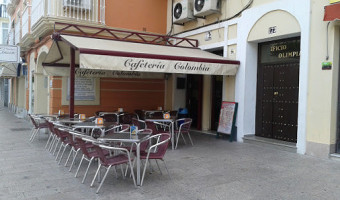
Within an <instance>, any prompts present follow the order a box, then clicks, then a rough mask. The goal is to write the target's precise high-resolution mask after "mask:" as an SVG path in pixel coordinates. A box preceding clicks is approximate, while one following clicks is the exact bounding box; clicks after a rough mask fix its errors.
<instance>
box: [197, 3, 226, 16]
mask: <svg viewBox="0 0 340 200" xmlns="http://www.w3.org/2000/svg"><path fill="white" fill-rule="evenodd" d="M220 4H221V1H220V0H195V6H194V8H195V9H194V16H196V17H205V16H207V15H211V14H213V13H218V12H220V7H221V5H220Z"/></svg>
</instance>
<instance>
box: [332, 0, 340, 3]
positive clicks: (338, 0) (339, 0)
mask: <svg viewBox="0 0 340 200" xmlns="http://www.w3.org/2000/svg"><path fill="white" fill-rule="evenodd" d="M337 2H340V0H329V3H337Z"/></svg>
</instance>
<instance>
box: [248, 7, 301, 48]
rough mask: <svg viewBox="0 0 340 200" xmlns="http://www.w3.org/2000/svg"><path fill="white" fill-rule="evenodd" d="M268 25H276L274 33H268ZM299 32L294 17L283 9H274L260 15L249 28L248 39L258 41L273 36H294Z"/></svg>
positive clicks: (298, 26)
mask: <svg viewBox="0 0 340 200" xmlns="http://www.w3.org/2000/svg"><path fill="white" fill-rule="evenodd" d="M270 27H276V33H269V28H270ZM300 32H301V30H300V25H299V23H298V22H297V20H296V18H295V17H294V16H292V15H291V14H289V13H287V12H286V11H283V10H275V11H272V12H269V13H267V14H266V15H264V16H263V17H261V18H260V19H259V20H258V21H257V22H256V24H255V25H254V26H253V28H252V29H251V31H250V33H249V36H248V41H250V42H251V41H260V40H263V39H268V38H273V37H282V36H284V37H287V36H288V35H292V36H296V35H299V34H300Z"/></svg>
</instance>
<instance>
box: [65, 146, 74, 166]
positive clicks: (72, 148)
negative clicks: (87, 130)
mask: <svg viewBox="0 0 340 200" xmlns="http://www.w3.org/2000/svg"><path fill="white" fill-rule="evenodd" d="M73 152H75V149H74V147H71V150H70V153H68V156H67V159H66V162H65V164H64V166H65V167H66V166H67V163H68V161H69V160H70V158H71V154H72V153H73Z"/></svg>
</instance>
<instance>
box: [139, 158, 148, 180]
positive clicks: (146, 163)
mask: <svg viewBox="0 0 340 200" xmlns="http://www.w3.org/2000/svg"><path fill="white" fill-rule="evenodd" d="M148 160H149V159H148V158H147V159H146V161H145V165H144V169H143V175H142V180H141V182H140V186H142V185H143V181H144V176H145V171H146V166H147V165H148Z"/></svg>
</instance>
